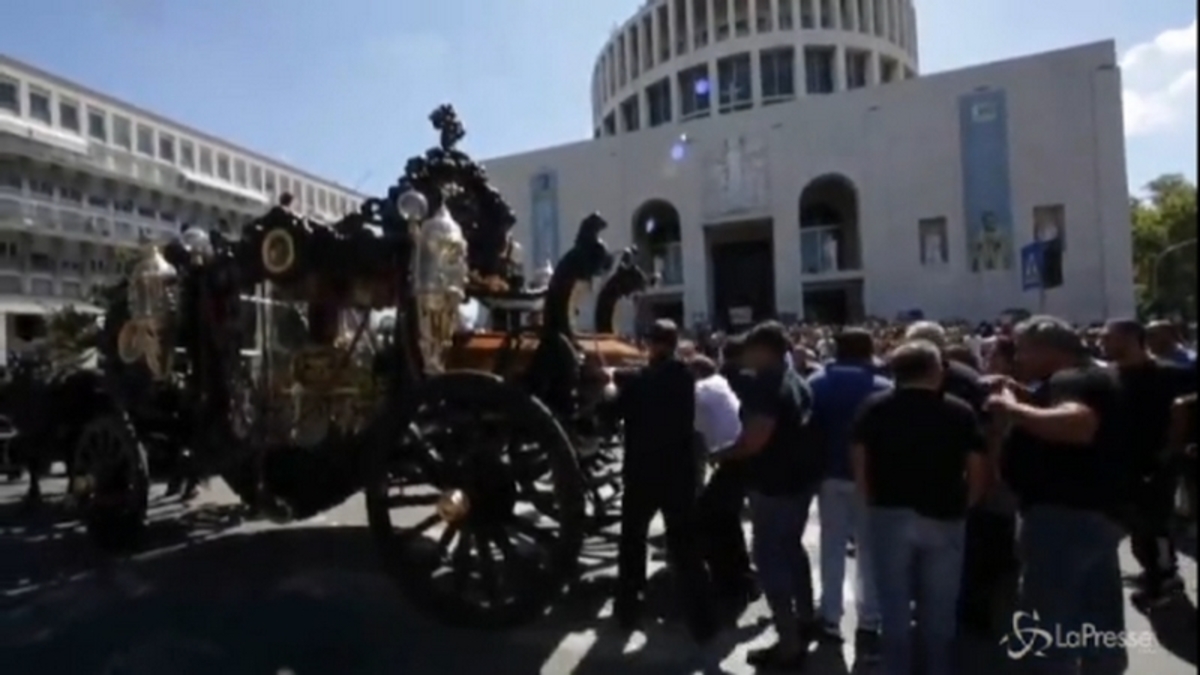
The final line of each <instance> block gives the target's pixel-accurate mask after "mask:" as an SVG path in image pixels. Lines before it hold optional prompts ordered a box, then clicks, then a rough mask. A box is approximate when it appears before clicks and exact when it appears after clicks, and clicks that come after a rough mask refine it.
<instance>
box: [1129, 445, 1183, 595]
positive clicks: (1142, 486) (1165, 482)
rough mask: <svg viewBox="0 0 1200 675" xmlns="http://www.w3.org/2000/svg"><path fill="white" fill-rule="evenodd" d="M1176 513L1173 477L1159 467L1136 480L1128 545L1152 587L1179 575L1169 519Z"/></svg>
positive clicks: (1173, 475)
mask: <svg viewBox="0 0 1200 675" xmlns="http://www.w3.org/2000/svg"><path fill="white" fill-rule="evenodd" d="M1174 510H1175V474H1174V473H1173V472H1172V471H1170V470H1168V469H1167V468H1161V469H1158V470H1156V471H1154V472H1153V473H1151V474H1150V475H1148V476H1146V477H1145V478H1143V479H1142V480H1139V481H1137V483H1136V484H1135V485H1134V491H1133V522H1132V523H1131V524H1130V536H1129V544H1130V548H1132V549H1133V557H1134V558H1136V559H1137V561H1138V564H1139V565H1141V566H1142V569H1143V570H1145V572H1146V581H1147V583H1148V585H1149V586H1150V587H1151V588H1153V586H1154V585H1156V584H1161V583H1162V582H1164V581H1166V580H1168V579H1171V578H1172V577H1174V576H1175V575H1176V573H1177V572H1178V564H1179V563H1178V558H1177V554H1176V551H1175V541H1174V539H1172V537H1171V516H1172V514H1173V512H1174Z"/></svg>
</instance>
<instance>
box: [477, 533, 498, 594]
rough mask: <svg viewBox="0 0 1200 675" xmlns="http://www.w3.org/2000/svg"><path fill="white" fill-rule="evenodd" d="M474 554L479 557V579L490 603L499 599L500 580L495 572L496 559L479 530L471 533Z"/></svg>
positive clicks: (488, 543)
mask: <svg viewBox="0 0 1200 675" xmlns="http://www.w3.org/2000/svg"><path fill="white" fill-rule="evenodd" d="M472 535H473V536H472V539H473V541H474V543H475V552H476V555H478V556H479V579H480V581H481V582H482V584H483V592H484V594H485V595H486V596H487V598H488V600H489V601H491V602H493V603H494V602H497V601H498V600H499V599H500V579H499V577H498V575H497V571H496V557H495V556H494V555H493V552H492V544H491V542H490V541H489V540H488V538H487V536H486V535H485V534H484V533H483V532H482V531H480V530H475V531H474V532H472Z"/></svg>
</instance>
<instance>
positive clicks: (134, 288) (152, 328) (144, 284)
mask: <svg viewBox="0 0 1200 675" xmlns="http://www.w3.org/2000/svg"><path fill="white" fill-rule="evenodd" d="M177 277H178V275H177V272H176V271H175V268H174V267H173V266H172V265H171V264H170V263H169V262H167V260H166V258H164V257H163V255H162V252H161V251H159V249H158V246H155V245H153V244H149V245H147V246H146V247H145V248H144V249H143V250H142V254H141V257H140V258H139V259H138V261H137V263H136V264H135V265H134V267H133V270H132V271H131V273H130V275H129V290H128V302H129V320H128V321H126V322H125V325H124V326H122V327H121V332H120V334H119V335H118V336H117V352H118V355H119V356H120V357H121V360H122V361H124V362H125V363H130V364H132V363H136V362H139V361H141V362H144V363H145V365H146V366H147V368H149V370H150V373H151V375H153V376H154V377H155V378H156V379H161V378H163V377H165V376H166V375H167V373H168V372H170V356H171V350H170V349H169V348H167V347H166V346H165V345H164V344H163V343H162V339H163V337H164V328H165V324H166V322H167V321H168V319H169V317H170V314H171V312H172V309H173V304H174V303H173V299H174V295H175V284H176V281H177Z"/></svg>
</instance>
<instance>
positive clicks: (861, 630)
mask: <svg viewBox="0 0 1200 675" xmlns="http://www.w3.org/2000/svg"><path fill="white" fill-rule="evenodd" d="M834 345H835V347H834V348H835V350H836V358H835V360H834V362H833V363H831V364H829V365H828V366H826V367H825V369H824V370H822V371H820V372H818V373H817V374H816V375H813V376H812V377H811V378H809V381H808V384H809V387H811V388H812V393H813V414H812V425H813V431H814V432H815V436H816V438H818V439H819V442H820V443H821V445H822V448H821V450H822V451H823V452H824V453H825V459H826V466H825V480H823V481H822V482H821V491H820V494H819V495H818V498H817V499H818V502H817V504H818V509H819V510H818V514H819V517H820V519H821V602H820V614H821V624H822V625H821V636H820V637H821V639H822V640H825V641H830V642H840V641H841V640H842V628H841V624H842V615H843V612H844V607H843V604H842V600H843V598H842V588H843V584H844V582H845V576H846V547H847V545H848V544H849V543H850V540H851V538H853V539H854V541H855V543H856V547H857V556H856V558H857V561H858V574H857V578H856V579H855V582H856V583H855V587H856V590H857V596H858V608H857V609H858V629H857V630H856V631H855V635H854V650H855V654H856V655H857V660H858V661H862V662H871V661H874V660H877V659H878V658H879V644H878V643H879V621H880V618H879V602H878V600H877V599H876V593H875V579H874V577H873V574H872V572H871V554H870V539H869V537H868V536H867V532H866V522H867V513H866V505H865V504H864V503H863V501H862V498H861V496H860V495H859V494H858V491H857V490H856V489H855V486H854V473H853V471H852V470H851V467H850V435H851V432H852V429H853V426H854V420H855V418H856V416H857V415H858V411H859V408H861V407H862V405H863V403H864V402H865V401H866V400H867V399H868V398H870V396H871V395H872V394H876V393H879V392H882V391H887V390H888V389H891V387H892V383H891V381H890V380H888V379H886V378H884V377H882V376H880V375H877V374H875V363H874V357H875V345H874V339H873V338H872V336H871V334H870V333H868V332H867V331H864V330H847V331H845V332H843V333H840V334H839V335H838V336H837V337H836V338H835V339H834Z"/></svg>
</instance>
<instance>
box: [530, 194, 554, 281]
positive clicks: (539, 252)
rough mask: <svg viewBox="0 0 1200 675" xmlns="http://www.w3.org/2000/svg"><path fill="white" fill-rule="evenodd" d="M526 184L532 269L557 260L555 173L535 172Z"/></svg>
mask: <svg viewBox="0 0 1200 675" xmlns="http://www.w3.org/2000/svg"><path fill="white" fill-rule="evenodd" d="M529 188H530V208H529V213H530V220H531V222H530V231H531V233H532V235H533V257H532V259H530V261H529V262H530V263H532V264H533V267H534V269H537V268H539V267H541V266H542V265H545V264H546V263H547V262H549V263H550V264H556V263H558V258H559V256H560V255H561V251H560V249H559V227H558V176H557V174H555V173H554V172H553V171H543V172H541V173H538V174H535V175H534V176H533V177H532V178H531V179H530V182H529Z"/></svg>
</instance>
